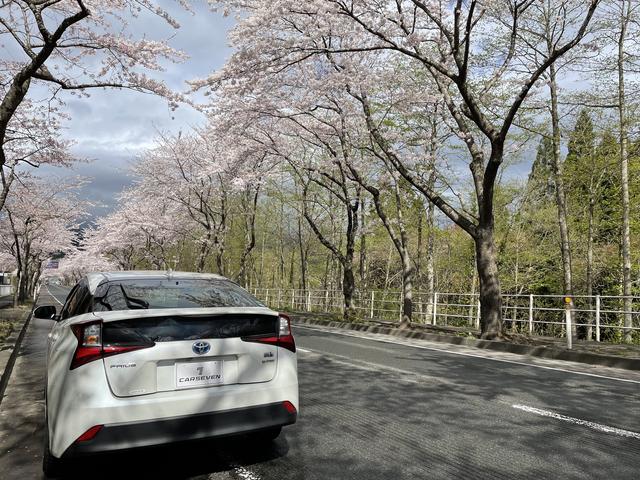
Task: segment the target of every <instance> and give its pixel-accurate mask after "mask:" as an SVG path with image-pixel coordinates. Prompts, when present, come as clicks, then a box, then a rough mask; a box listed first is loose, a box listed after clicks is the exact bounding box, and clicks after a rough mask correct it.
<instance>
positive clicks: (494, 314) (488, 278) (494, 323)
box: [474, 226, 502, 340]
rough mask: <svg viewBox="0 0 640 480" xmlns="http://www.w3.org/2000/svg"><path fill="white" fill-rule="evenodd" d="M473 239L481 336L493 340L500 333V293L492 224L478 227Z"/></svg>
mask: <svg viewBox="0 0 640 480" xmlns="http://www.w3.org/2000/svg"><path fill="white" fill-rule="evenodd" d="M474 240H475V249H476V266H477V269H478V280H479V287H480V327H481V331H482V335H481V337H482V338H484V339H487V340H493V339H496V338H499V337H500V336H501V335H502V294H501V292H500V279H499V278H498V263H497V258H496V252H495V245H494V238H493V226H484V227H478V229H477V233H476V237H475V239H474Z"/></svg>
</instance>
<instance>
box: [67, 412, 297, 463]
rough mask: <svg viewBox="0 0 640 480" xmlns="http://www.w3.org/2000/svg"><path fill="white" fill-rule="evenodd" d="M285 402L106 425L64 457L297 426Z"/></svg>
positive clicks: (76, 445) (74, 445)
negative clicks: (294, 424) (293, 424)
mask: <svg viewBox="0 0 640 480" xmlns="http://www.w3.org/2000/svg"><path fill="white" fill-rule="evenodd" d="M296 417H297V412H295V411H294V412H290V411H289V410H288V409H287V408H286V407H285V405H284V402H277V403H271V404H267V405H260V406H254V407H245V408H237V409H233V410H225V411H219V412H212V413H202V414H197V415H187V416H181V417H173V418H168V419H162V420H153V421H144V422H127V423H114V424H108V425H104V426H103V427H102V429H101V430H100V431H99V432H98V434H97V435H96V436H95V437H94V438H93V439H91V440H88V441H83V442H75V443H73V444H72V445H71V446H70V447H69V448H68V449H67V450H66V451H65V453H64V455H63V458H72V457H76V456H81V455H84V454H91V453H99V452H107V451H115V450H124V449H130V448H139V447H149V446H154V445H162V444H167V443H173V442H183V441H189V440H199V439H204V438H214V437H224V436H228V435H236V434H241V433H249V432H255V431H260V430H265V429H269V428H277V427H281V426H284V425H291V424H292V423H295V421H296Z"/></svg>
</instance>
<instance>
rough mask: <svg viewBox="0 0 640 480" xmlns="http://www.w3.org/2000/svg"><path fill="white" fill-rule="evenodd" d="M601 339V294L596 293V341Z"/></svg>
mask: <svg viewBox="0 0 640 480" xmlns="http://www.w3.org/2000/svg"><path fill="white" fill-rule="evenodd" d="M599 341H600V295H596V342H599Z"/></svg>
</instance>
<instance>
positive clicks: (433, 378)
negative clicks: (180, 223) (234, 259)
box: [0, 287, 640, 480]
mask: <svg viewBox="0 0 640 480" xmlns="http://www.w3.org/2000/svg"><path fill="white" fill-rule="evenodd" d="M65 292H66V291H65V290H64V289H62V288H60V287H52V288H51V293H52V294H53V297H54V299H55V298H57V299H59V300H62V299H63V298H62V297H64V295H65ZM54 299H52V298H51V297H47V295H46V292H42V293H41V298H40V303H55V300H54ZM50 327H51V322H49V321H40V320H33V321H32V322H31V325H30V327H29V330H28V332H27V335H26V337H25V341H24V343H23V346H22V348H21V350H20V356H19V357H18V359H17V362H16V366H15V368H14V372H13V375H12V377H11V380H10V383H9V386H8V388H7V391H6V395H5V397H4V399H3V400H2V403H1V404H0V478H2V479H13V478H20V479H23V478H41V477H42V475H41V473H40V461H41V454H42V431H43V407H44V401H43V377H44V345H45V340H46V335H47V332H48V330H49V328H50ZM295 335H296V342H297V344H298V347H299V355H298V359H299V375H300V394H301V415H300V417H299V420H298V423H297V424H296V425H294V426H291V427H288V428H286V429H285V430H284V432H283V434H282V435H281V436H280V437H279V438H278V440H277V441H276V442H273V444H271V445H256V444H254V443H251V442H249V441H248V439H246V438H241V437H239V438H237V439H234V440H229V439H227V440H223V441H209V442H200V443H196V444H188V445H181V446H166V447H162V448H154V449H148V450H144V451H137V452H129V453H126V454H118V455H103V456H100V457H92V458H91V459H88V460H86V461H83V462H81V463H77V464H76V465H75V468H74V472H75V474H76V475H77V476H86V475H87V474H89V475H91V476H92V477H96V476H98V477H100V476H101V475H102V476H103V477H105V478H106V477H109V478H112V477H114V476H117V477H120V478H123V477H124V478H145V479H146V478H184V479H187V478H189V479H210V480H215V479H230V478H233V479H244V480H259V479H323V480H325V479H342V478H348V479H365V480H377V479H404V478H407V479H414V478H428V479H440V478H464V479H471V478H501V479H502V478H504V479H520V478H522V479H524V478H527V479H542V478H562V479H572V478H575V479H586V478H594V479H595V478H598V479H599V478H607V479H625V478H629V479H632V478H633V479H637V478H638V472H639V471H640V402H639V401H638V400H639V399H640V373H636V372H628V371H621V370H615V369H609V368H604V367H592V366H586V365H579V364H572V363H570V362H560V361H549V360H541V359H539V360H532V359H526V358H525V357H520V356H517V355H511V354H502V353H498V352H483V351H478V350H474V349H471V348H465V347H457V346H456V347H454V346H448V345H447V346H443V345H442V344H431V343H429V342H425V341H410V340H398V339H392V338H391V337H386V336H383V335H360V334H356V333H352V332H340V331H332V330H327V329H315V328H307V327H297V328H295Z"/></svg>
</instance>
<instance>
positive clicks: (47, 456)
mask: <svg viewBox="0 0 640 480" xmlns="http://www.w3.org/2000/svg"><path fill="white" fill-rule="evenodd" d="M44 431H45V434H44V454H43V455H42V471H43V472H44V474H45V476H46V477H48V478H56V477H59V476H60V475H62V473H63V471H64V468H63V466H64V465H63V462H62V460H60V459H59V458H56V457H54V456H53V455H52V454H51V450H50V449H49V422H48V421H46V420H45V425H44Z"/></svg>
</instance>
